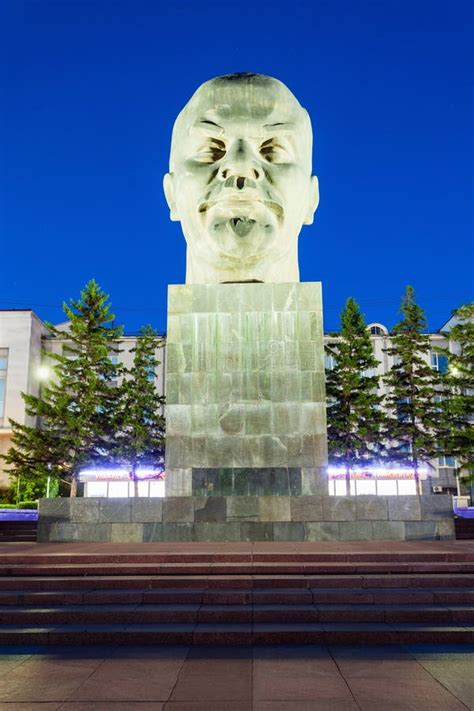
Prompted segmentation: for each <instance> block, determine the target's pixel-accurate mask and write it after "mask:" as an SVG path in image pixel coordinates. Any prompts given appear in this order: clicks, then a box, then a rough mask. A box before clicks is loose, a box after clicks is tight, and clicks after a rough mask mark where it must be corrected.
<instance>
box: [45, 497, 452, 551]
mask: <svg viewBox="0 0 474 711" xmlns="http://www.w3.org/2000/svg"><path fill="white" fill-rule="evenodd" d="M454 537H455V534H454V518H453V512H452V503H451V497H450V496H441V495H430V496H420V497H417V496H358V497H346V496H177V497H166V498H164V499H159V498H156V499H155V498H152V499H145V498H136V499H134V498H126V499H99V498H87V499H85V498H76V499H59V498H58V499H41V500H40V504H39V521H38V541H40V542H54V541H57V542H59V541H61V542H74V541H77V542H112V543H140V542H152V541H327V540H337V541H348V540H359V541H361V540H444V539H446V540H448V539H453V538H454Z"/></svg>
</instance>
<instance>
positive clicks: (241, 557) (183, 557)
mask: <svg viewBox="0 0 474 711" xmlns="http://www.w3.org/2000/svg"><path fill="white" fill-rule="evenodd" d="M104 545H106V544H104ZM148 545H150V544H148ZM276 545H277V544H276ZM56 546H61V544H56ZM17 556H18V554H17V553H16V552H8V553H5V552H2V553H0V566H3V565H8V564H14V563H16V562H17ZM21 562H22V564H24V565H30V564H38V565H42V564H48V565H67V564H71V563H73V564H94V563H96V564H104V565H105V564H118V563H124V564H139V563H147V564H150V565H152V564H153V565H154V564H160V563H162V564H165V563H166V564H171V563H180V564H183V563H192V564H196V563H197V564H206V563H207V564H211V563H213V564H216V563H253V564H255V563H267V564H268V563H275V564H277V563H278V564H279V563H303V564H309V563H324V564H327V563H331V562H332V563H384V562H391V563H393V562H399V563H410V562H421V563H423V562H425V563H430V562H447V563H449V562H451V563H452V562H471V563H473V562H474V551H469V550H461V551H459V552H457V551H456V552H452V551H451V552H450V551H431V550H430V551H426V552H416V553H414V552H406V551H403V552H399V551H394V552H390V553H387V552H383V553H376V552H358V553H357V552H344V553H343V552H340V553H338V552H334V553H315V552H307V553H306V552H301V551H296V550H295V551H293V552H291V553H287V552H281V551H275V552H271V551H268V552H264V551H263V552H249V553H244V552H242V553H241V552H237V551H235V552H233V551H229V552H210V553H206V552H202V551H196V552H195V553H194V552H189V551H188V552H186V551H183V552H180V551H176V550H173V551H169V552H168V551H163V552H161V553H147V552H142V553H116V552H115V553H82V552H78V553H71V552H70V553H67V554H66V553H54V552H53V553H47V554H42V553H35V554H33V555H29V554H28V553H22V556H21Z"/></svg>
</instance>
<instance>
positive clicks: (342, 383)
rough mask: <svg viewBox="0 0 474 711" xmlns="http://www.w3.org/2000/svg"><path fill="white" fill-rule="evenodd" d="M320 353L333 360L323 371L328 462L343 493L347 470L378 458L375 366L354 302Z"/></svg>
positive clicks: (380, 421) (379, 423) (379, 426)
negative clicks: (340, 474) (341, 478)
mask: <svg viewBox="0 0 474 711" xmlns="http://www.w3.org/2000/svg"><path fill="white" fill-rule="evenodd" d="M326 349H327V352H328V353H329V354H330V355H331V356H332V357H333V358H334V368H333V369H328V370H327V371H326V392H327V417H328V447H329V459H330V461H333V462H339V463H341V464H342V465H343V466H344V467H345V470H346V492H347V494H349V493H350V472H351V469H353V468H354V467H355V466H357V465H368V464H370V463H371V462H373V461H374V460H377V459H379V457H380V456H381V440H382V437H383V434H382V428H383V422H384V414H383V411H382V409H381V403H382V400H383V398H382V396H381V395H380V394H379V392H378V386H379V376H378V375H377V374H376V369H377V367H378V365H379V363H378V360H377V359H376V358H375V356H374V353H373V350H372V343H371V340H370V334H369V332H368V331H367V326H366V323H365V321H364V317H363V315H362V314H361V312H360V309H359V306H358V304H357V303H356V301H355V300H354V299H352V298H350V299H348V300H347V302H346V305H345V307H344V310H343V311H342V313H341V332H340V334H339V335H338V339H337V340H334V341H331V342H329V344H328V345H327V347H326Z"/></svg>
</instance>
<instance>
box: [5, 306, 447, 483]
mask: <svg viewBox="0 0 474 711" xmlns="http://www.w3.org/2000/svg"><path fill="white" fill-rule="evenodd" d="M452 325H453V321H452V319H451V320H450V321H448V322H447V323H446V324H445V325H444V326H443V327H442V328H441V329H440V331H438V332H436V333H432V334H430V342H431V353H430V356H429V358H430V364H431V367H432V368H433V369H435V370H439V371H441V372H443V371H445V369H446V367H447V359H446V357H445V356H442V355H440V354H439V353H438V352H437V349H438V348H440V347H447V346H449V347H453V348H455V347H456V346H455V344H450V343H449V339H448V336H447V333H448V332H449V328H450V327H451V326H452ZM67 327H68V324H67V323H64V324H59V325H58V326H57V328H58V329H59V330H63V331H67ZM368 329H369V331H370V335H371V341H372V344H373V349H374V354H375V356H376V358H377V360H378V361H379V366H378V375H380V376H382V375H384V374H385V373H387V372H388V371H389V370H390V368H391V366H392V357H391V356H389V355H388V353H387V349H388V348H389V346H390V345H391V343H390V334H389V331H388V329H387V328H386V327H385V326H384V325H383V324H380V323H372V324H369V325H368ZM136 340H137V336H133V335H127V336H123V337H122V338H121V339H120V341H119V343H118V346H119V352H118V354H116V355H115V354H114V355H113V356H112V357H113V358H117V360H118V362H121V363H123V364H124V365H125V366H126V367H130V366H131V365H132V362H133V353H132V352H131V351H132V349H133V347H134V345H135V343H136ZM325 340H326V341H328V340H330V337H329V336H325ZM61 348H62V341H60V340H58V339H57V338H54V337H51V334H50V333H49V332H48V329H47V327H46V325H45V324H44V323H43V322H42V321H41V319H40V318H39V317H38V316H37V315H36V314H35V313H34V312H33V311H32V310H3V311H2V310H0V454H4V453H6V451H7V450H8V449H9V447H10V446H11V434H12V431H11V426H10V424H9V419H13V420H15V421H17V422H20V423H25V424H29V425H34V424H35V423H34V422H31V421H27V417H26V415H25V408H24V402H23V399H22V397H21V393H22V392H23V393H28V394H32V395H38V394H39V393H40V388H41V382H42V377H44V375H45V373H44V371H42V368H41V364H42V350H45V351H51V352H59V349H61ZM158 357H159V360H160V361H161V362H160V366H159V368H158V371H157V373H156V385H157V389H158V391H159V392H160V393H161V394H164V393H165V390H166V384H165V361H166V347H163V348H162V349H160V351H159V353H158ZM331 366H332V363H331V357H328V358H327V362H326V367H328V368H330V367H331ZM118 384H119V383H118V382H117V383H116V385H118ZM384 388H385V386H384V385H383V383H382V381H381V389H382V391H384ZM454 467H455V462H454V460H453V459H452V458H450V457H442V458H440V459H439V460H436V461H433V462H431V466H429V467H427V473H426V477H425V481H424V484H423V487H424V490H426V491H427V492H428V491H433V492H435V493H456V492H457V482H456V479H455V477H454ZM93 483H94V482H88V483H87V484H86V488H85V491H86V494H87V493H89V495H94V496H102V495H104V496H105V495H109V496H123V495H127V493H126V492H128V487H125V486H124V485H123V484H119V482H118V481H116V482H115V484H114V482H113V480H112V483H111V482H110V480H109V481H106V480H103V481H102V483H101V485H100V486H99V485H98V484H99V482H96V484H97V485H96V484H94V486H92V484H93ZM158 484H160V486H158ZM7 485H8V472H7V471H6V468H5V463H2V461H1V460H0V487H2V486H3V487H5V486H7ZM351 486H352V492H353V493H354V494H359V495H363V494H384V495H387V494H392V495H396V494H409V493H413V494H414V493H415V489H414V481H413V480H412V477H411V475H410V474H409V473H406V474H405V475H404V474H403V472H400V471H399V472H398V473H397V472H396V471H394V472H392V473H390V472H389V473H388V474H387V473H386V472H384V473H383V476H382V475H381V474H380V475H377V473H375V474H374V475H373V476H372V475H370V474H368V473H367V472H360V473H355V475H354V480H353V481H352V483H351ZM161 490H162V486H161V482H156V485H155V486H152V483H151V482H146V481H144V482H143V483H142V484H141V491H142V494H143V495H157V494H158V493H159V492H161ZM343 491H344V492H345V482H344V481H342V480H341V481H339V480H338V474H337V473H331V472H330V475H329V493H330V494H339V493H341V494H342V493H343Z"/></svg>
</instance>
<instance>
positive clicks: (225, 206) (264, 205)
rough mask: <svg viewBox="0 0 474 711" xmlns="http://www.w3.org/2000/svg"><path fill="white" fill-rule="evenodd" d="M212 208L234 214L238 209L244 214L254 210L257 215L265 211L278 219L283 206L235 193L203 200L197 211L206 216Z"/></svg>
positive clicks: (272, 201) (281, 215)
mask: <svg viewBox="0 0 474 711" xmlns="http://www.w3.org/2000/svg"><path fill="white" fill-rule="evenodd" d="M214 209H216V210H218V211H219V212H220V213H222V212H225V211H226V210H227V211H228V212H229V214H232V215H235V214H236V213H237V212H239V210H240V211H242V212H243V213H245V214H247V213H249V212H252V211H254V212H255V213H256V214H257V215H259V214H261V213H262V212H263V211H267V212H270V213H271V214H272V215H273V216H274V218H276V219H277V220H278V221H280V220H282V219H283V215H284V212H283V207H282V206H281V205H280V204H279V203H277V202H275V201H274V200H263V199H257V198H254V197H252V198H251V199H249V198H248V197H245V196H238V197H237V196H236V195H235V194H233V195H231V196H225V197H223V198H221V199H220V200H204V201H203V202H202V203H201V204H200V205H199V208H198V211H199V213H200V214H201V215H203V216H207V213H209V212H212V211H213V210H214Z"/></svg>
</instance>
